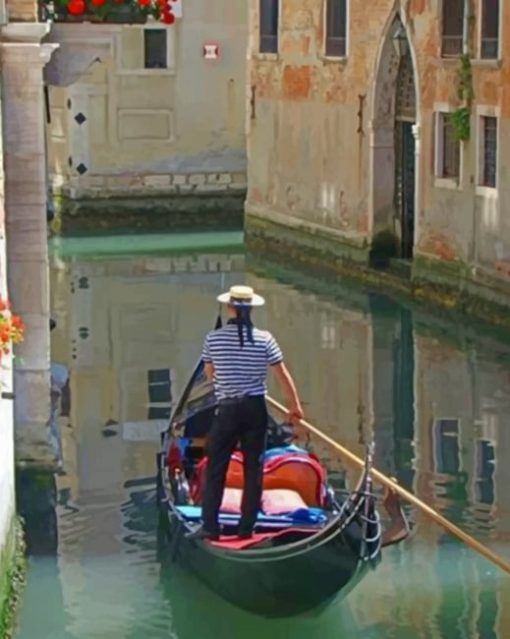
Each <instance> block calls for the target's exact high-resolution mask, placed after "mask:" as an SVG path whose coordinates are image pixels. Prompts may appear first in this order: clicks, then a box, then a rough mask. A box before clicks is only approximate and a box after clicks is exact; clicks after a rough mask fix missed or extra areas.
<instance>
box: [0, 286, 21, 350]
mask: <svg viewBox="0 0 510 639" xmlns="http://www.w3.org/2000/svg"><path fill="white" fill-rule="evenodd" d="M10 308H11V305H10V303H9V301H7V300H2V299H1V298H0V359H1V358H2V356H3V355H9V353H10V352H11V350H10V349H11V345H12V344H20V343H21V342H22V341H23V340H24V338H25V325H24V324H23V320H22V319H21V318H20V317H18V316H17V315H14V314H13V313H12V312H11V310H10Z"/></svg>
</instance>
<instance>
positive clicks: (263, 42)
mask: <svg viewBox="0 0 510 639" xmlns="http://www.w3.org/2000/svg"><path fill="white" fill-rule="evenodd" d="M279 4H280V3H279V0H260V46H259V50H260V53H278V13H279Z"/></svg>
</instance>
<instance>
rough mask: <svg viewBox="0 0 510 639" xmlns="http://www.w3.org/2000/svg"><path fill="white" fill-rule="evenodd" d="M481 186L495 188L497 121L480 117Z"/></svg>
mask: <svg viewBox="0 0 510 639" xmlns="http://www.w3.org/2000/svg"><path fill="white" fill-rule="evenodd" d="M481 147H482V148H481V153H482V167H481V169H482V170H481V176H480V177H481V186H488V187H490V188H493V189H495V188H496V182H497V173H498V120H497V118H494V117H489V116H484V117H482V145H481Z"/></svg>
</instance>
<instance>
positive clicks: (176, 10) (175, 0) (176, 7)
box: [167, 0, 182, 18]
mask: <svg viewBox="0 0 510 639" xmlns="http://www.w3.org/2000/svg"><path fill="white" fill-rule="evenodd" d="M167 3H168V6H169V8H170V9H171V11H172V13H173V14H174V16H175V17H176V18H182V0H167Z"/></svg>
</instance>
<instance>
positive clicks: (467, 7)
mask: <svg viewBox="0 0 510 639" xmlns="http://www.w3.org/2000/svg"><path fill="white" fill-rule="evenodd" d="M470 17H471V0H464V27H463V29H462V53H463V54H464V55H467V54H468V53H469V18H470Z"/></svg>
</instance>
